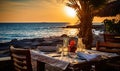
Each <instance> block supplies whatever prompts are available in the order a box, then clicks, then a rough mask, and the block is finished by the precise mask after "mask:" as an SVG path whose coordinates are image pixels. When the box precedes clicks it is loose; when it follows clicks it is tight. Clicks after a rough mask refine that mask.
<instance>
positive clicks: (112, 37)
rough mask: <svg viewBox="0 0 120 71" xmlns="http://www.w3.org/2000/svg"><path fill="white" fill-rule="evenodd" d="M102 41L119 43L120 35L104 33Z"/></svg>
mask: <svg viewBox="0 0 120 71" xmlns="http://www.w3.org/2000/svg"><path fill="white" fill-rule="evenodd" d="M104 41H105V42H114V43H120V34H108V33H104Z"/></svg>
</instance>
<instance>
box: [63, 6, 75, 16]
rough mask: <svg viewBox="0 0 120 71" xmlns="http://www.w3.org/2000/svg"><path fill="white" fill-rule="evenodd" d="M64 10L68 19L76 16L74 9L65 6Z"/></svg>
mask: <svg viewBox="0 0 120 71" xmlns="http://www.w3.org/2000/svg"><path fill="white" fill-rule="evenodd" d="M64 10H65V12H66V14H67V15H68V16H70V17H75V16H76V12H75V10H74V9H72V8H70V7H67V6H65V8H64Z"/></svg>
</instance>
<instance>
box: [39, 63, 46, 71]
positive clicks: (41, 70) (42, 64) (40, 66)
mask: <svg viewBox="0 0 120 71" xmlns="http://www.w3.org/2000/svg"><path fill="white" fill-rule="evenodd" d="M37 71H45V63H44V62H40V61H37Z"/></svg>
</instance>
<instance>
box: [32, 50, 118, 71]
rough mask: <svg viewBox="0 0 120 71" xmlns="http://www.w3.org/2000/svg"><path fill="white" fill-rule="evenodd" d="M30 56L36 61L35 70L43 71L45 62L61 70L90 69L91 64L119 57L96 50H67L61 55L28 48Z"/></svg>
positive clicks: (85, 70)
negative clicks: (74, 51)
mask: <svg viewBox="0 0 120 71" xmlns="http://www.w3.org/2000/svg"><path fill="white" fill-rule="evenodd" d="M30 53H31V58H32V59H34V60H36V61H37V71H45V64H49V65H51V66H54V67H56V68H60V69H62V70H63V71H74V70H77V69H78V70H82V69H83V71H90V69H89V68H91V67H92V65H96V64H98V63H99V62H101V61H103V62H104V61H106V60H109V59H111V58H116V57H119V55H118V54H116V53H107V52H101V51H96V50H87V49H85V50H84V51H77V52H76V53H71V52H67V54H66V55H63V54H61V53H58V52H44V51H40V50H30Z"/></svg>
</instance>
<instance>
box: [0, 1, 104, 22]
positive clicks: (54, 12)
mask: <svg viewBox="0 0 120 71" xmlns="http://www.w3.org/2000/svg"><path fill="white" fill-rule="evenodd" d="M64 7H65V4H64V3H60V2H58V0H0V22H69V23H75V22H76V21H77V17H70V16H68V15H67V14H66V13H65V10H64ZM101 20H103V18H95V20H94V21H95V22H101Z"/></svg>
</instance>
